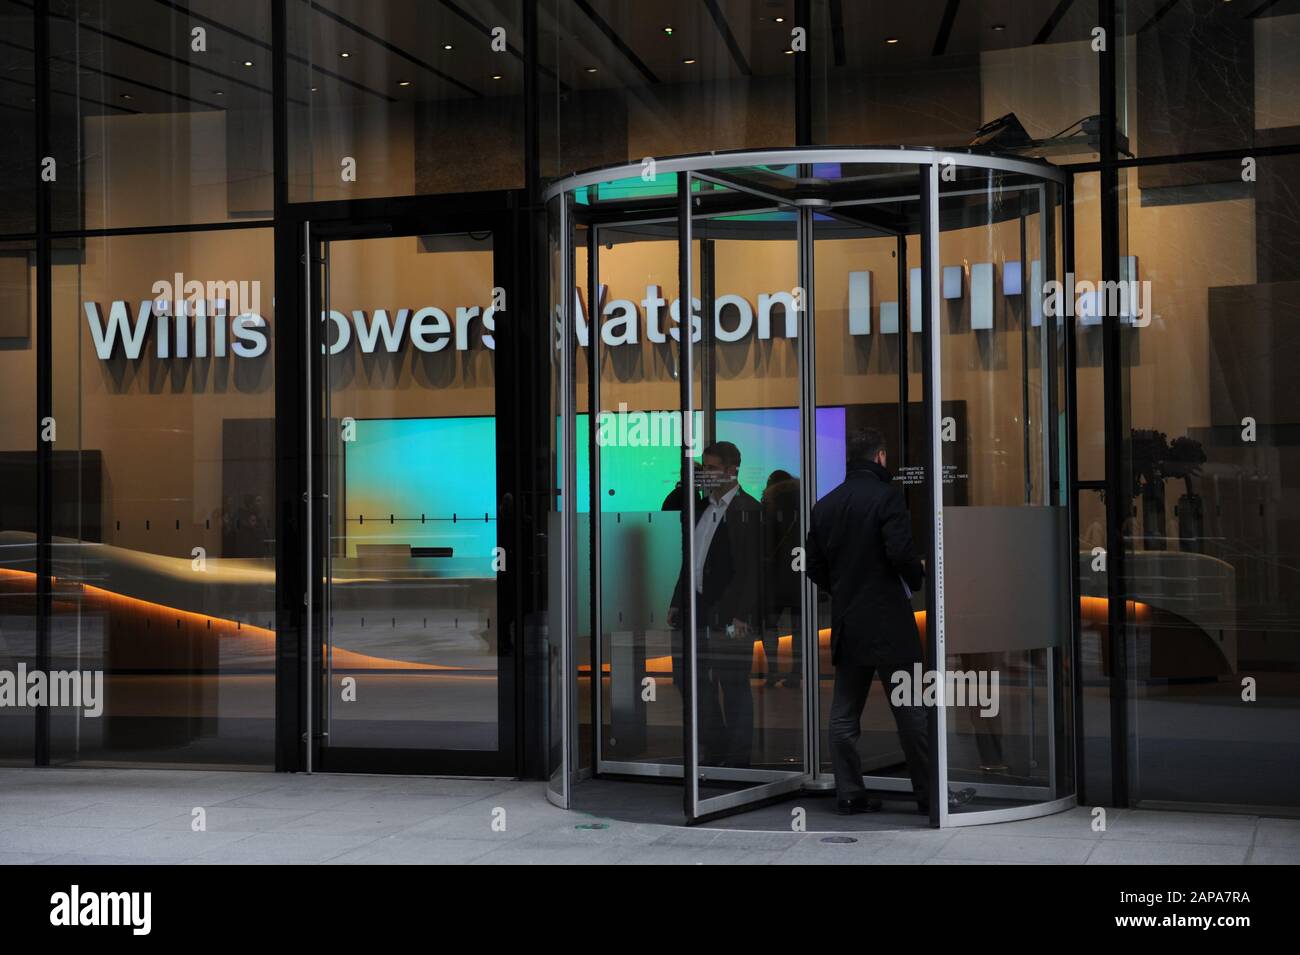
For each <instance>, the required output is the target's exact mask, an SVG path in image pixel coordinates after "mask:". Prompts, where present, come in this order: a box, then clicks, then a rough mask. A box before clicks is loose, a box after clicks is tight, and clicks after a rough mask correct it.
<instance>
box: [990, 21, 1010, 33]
mask: <svg viewBox="0 0 1300 955" xmlns="http://www.w3.org/2000/svg"><path fill="white" fill-rule="evenodd" d="M1006 28H1007V25H1006V24H1005V23H995V24H993V30H994V32H996V33H1001V32H1002V31H1003V30H1005V29H1006Z"/></svg>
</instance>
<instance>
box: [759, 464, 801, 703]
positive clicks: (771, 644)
mask: <svg viewBox="0 0 1300 955" xmlns="http://www.w3.org/2000/svg"><path fill="white" fill-rule="evenodd" d="M763 518H764V528H763V535H764V540H765V543H766V545H767V546H766V550H765V552H764V553H765V556H766V558H767V559H766V560H765V561H764V570H765V572H766V573H765V578H764V581H763V593H764V596H765V605H766V609H767V619H766V621H765V622H764V627H763V655H764V656H765V657H766V658H767V685H768V686H769V687H774V686H776V685H777V683H778V682H780V681H781V675H780V673H778V672H777V666H778V659H777V655H778V653H779V651H780V646H779V641H780V639H781V634H782V633H783V632H784V633H790V634H792V638H791V641H790V643H791V646H790V669H789V670H788V671H787V672H786V675H785V685H786V686H787V687H797V686H798V685H799V676H800V664H801V663H802V660H803V654H802V653H801V652H800V651H801V650H802V643H803V641H802V640H801V639H800V633H799V624H800V619H799V612H800V608H801V601H800V599H799V592H800V590H801V588H802V585H803V580H802V578H801V577H800V575H799V571H798V570H796V569H795V562H794V553H795V548H796V547H798V546H799V479H798V478H797V477H795V476H794V475H793V474H791V473H790V472H789V471H784V470H780V469H778V470H775V471H773V472H772V473H771V474H769V475H768V476H767V487H766V488H764V489H763ZM787 621H788V622H787Z"/></svg>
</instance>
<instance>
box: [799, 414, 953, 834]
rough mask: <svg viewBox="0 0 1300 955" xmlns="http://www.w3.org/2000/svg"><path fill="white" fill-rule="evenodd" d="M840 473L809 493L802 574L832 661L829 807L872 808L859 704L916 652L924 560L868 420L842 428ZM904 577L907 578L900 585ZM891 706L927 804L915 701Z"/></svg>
mask: <svg viewBox="0 0 1300 955" xmlns="http://www.w3.org/2000/svg"><path fill="white" fill-rule="evenodd" d="M847 458H848V464H847V468H846V473H845V478H844V483H842V484H841V485H840V486H839V487H837V488H835V490H833V491H831V492H830V493H829V494H827V495H826V496H825V497H824V498H822V499H821V500H820V501H818V502H817V504H816V506H814V507H813V511H812V522H811V526H810V529H809V532H808V540H807V544H806V555H807V564H806V566H807V573H808V577H809V578H810V579H811V580H812V581H813V583H815V584H816V585H817V586H818V587H821V588H822V589H823V590H827V591H829V592H830V595H831V662H832V663H833V664H834V666H835V695H834V698H833V701H832V703H831V718H830V743H831V759H832V761H833V763H834V766H835V794H836V799H837V801H836V811H837V812H840V813H845V814H848V813H855V812H874V811H876V810H878V809H880V807H881V802H880V800H878V799H869V798H868V797H867V790H866V787H865V786H863V784H862V758H861V756H860V755H859V754H858V738H859V736H861V734H862V726H861V721H862V710H863V708H864V707H865V706H866V704H867V691H868V690H870V688H871V681H872V678H873V677H874V676H875V674H876V673H877V672H878V673H879V674H880V681H881V685H882V686H883V688H884V692H885V696H886V698H889V697H890V696H891V694H890V690H891V689H892V685H891V684H890V682H889V681H890V677H891V676H892V674H893V673H895V672H896V671H898V670H904V671H907V672H909V673H910V671H911V669H912V664H913V663H917V662H921V638H920V633H919V632H918V631H917V628H916V618H915V617H914V616H913V615H912V604H911V600H910V592H911V591H916V590H918V589H920V587H921V585H922V584H923V583H924V579H925V567H924V565H922V563H921V559H920V558H919V557H918V556H917V553H916V548H915V546H914V544H913V542H912V524H911V519H910V517H909V516H908V513H907V505H906V504H905V503H904V501H903V491H902V488H900V487H898V486H897V485H894V484H891V483H890V479H891V477H892V476H891V475H890V473H889V471H888V470H886V467H885V439H884V435H882V434H881V433H880V432H879V431H877V430H876V429H874V428H863V429H861V430H857V431H853V432H851V433H850V434H849V436H848V454H847ZM904 584H906V588H907V589H905V587H904ZM890 709H891V710H892V711H893V714H894V722H895V723H896V724H897V726H898V736H899V739H900V741H901V743H902V746H903V755H904V757H905V758H906V760H907V770H908V774H909V775H910V776H911V777H912V792H913V793H914V794H915V796H916V801H917V808H918V809H919V810H920V811H921V812H922V813H928V812H929V811H930V803H929V795H928V779H929V773H930V752H929V739H928V736H927V732H926V713H925V710H924V709H923V708H922V707H919V706H910V705H899V706H895V705H894V702H893V700H892V699H890ZM974 795H975V791H974V790H973V789H963V790H962V791H960V792H957V793H952V794H950V795H949V797H948V802H949V807H950V808H956V807H957V806H960V805H962V804H964V803H966V802H969V801H970V799H971V797H973V796H974Z"/></svg>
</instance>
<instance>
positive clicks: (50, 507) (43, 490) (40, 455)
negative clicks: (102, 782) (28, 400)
mask: <svg viewBox="0 0 1300 955" xmlns="http://www.w3.org/2000/svg"><path fill="white" fill-rule="evenodd" d="M33 12H34V14H35V24H34V26H35V29H36V35H35V38H34V41H35V49H36V63H35V66H36V156H35V159H36V164H35V167H34V170H33V173H32V181H33V185H34V188H35V189H36V420H35V421H34V422H32V426H33V427H34V428H35V429H36V659H35V661H34V662H35V664H36V668H37V669H38V670H40V671H42V672H47V671H48V670H49V669H50V623H51V620H50V617H51V614H52V613H53V611H54V599H53V593H52V582H53V579H52V574H53V566H52V561H51V557H52V554H51V549H52V545H53V533H54V502H53V500H52V495H53V493H54V486H53V484H54V467H53V465H54V448H53V446H52V442H49V441H45V440H43V438H42V431H44V424H43V423H44V422H45V421H46V420H47V419H50V418H52V416H53V415H54V350H53V347H52V344H53V342H52V335H53V315H52V310H51V301H52V292H53V289H52V275H51V269H52V267H53V255H52V253H51V248H50V209H51V203H50V190H51V189H53V188H54V184H53V183H48V182H43V181H42V180H41V169H42V161H43V160H44V158H45V157H46V156H48V155H50V70H49V62H50V60H49V51H50V26H49V2H48V0H36V3H35V6H34V7H33ZM33 735H34V739H33V753H32V755H33V762H34V763H35V764H36V765H37V766H48V765H49V763H50V711H49V708H48V707H45V706H38V707H36V708H35V718H34V733H33Z"/></svg>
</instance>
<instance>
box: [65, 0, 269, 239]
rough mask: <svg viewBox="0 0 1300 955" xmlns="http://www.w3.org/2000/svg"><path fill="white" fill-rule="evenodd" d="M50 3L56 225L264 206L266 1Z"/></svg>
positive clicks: (244, 214) (153, 220)
mask: <svg viewBox="0 0 1300 955" xmlns="http://www.w3.org/2000/svg"><path fill="white" fill-rule="evenodd" d="M49 8H50V14H49V42H50V59H49V63H48V68H49V76H50V88H51V89H50V92H51V100H50V110H51V112H50V143H51V149H52V158H53V159H54V160H55V161H56V163H57V169H56V173H57V174H56V176H55V178H54V179H52V180H51V182H50V184H49V188H50V190H51V207H52V224H53V227H54V228H56V229H61V230H78V229H101V228H102V229H107V228H120V227H139V226H155V225H186V224H194V223H209V222H229V221H238V220H247V219H269V218H270V217H271V214H272V188H271V178H272V167H273V161H272V149H271V138H272V137H271V117H272V113H273V110H272V108H271V8H270V6H269V5H268V4H266V3H262V2H260V0H187V2H186V4H185V5H184V6H180V5H165V4H162V5H160V4H157V3H154V2H151V0H113V2H112V3H103V2H99V0H51V2H50V4H49Z"/></svg>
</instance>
